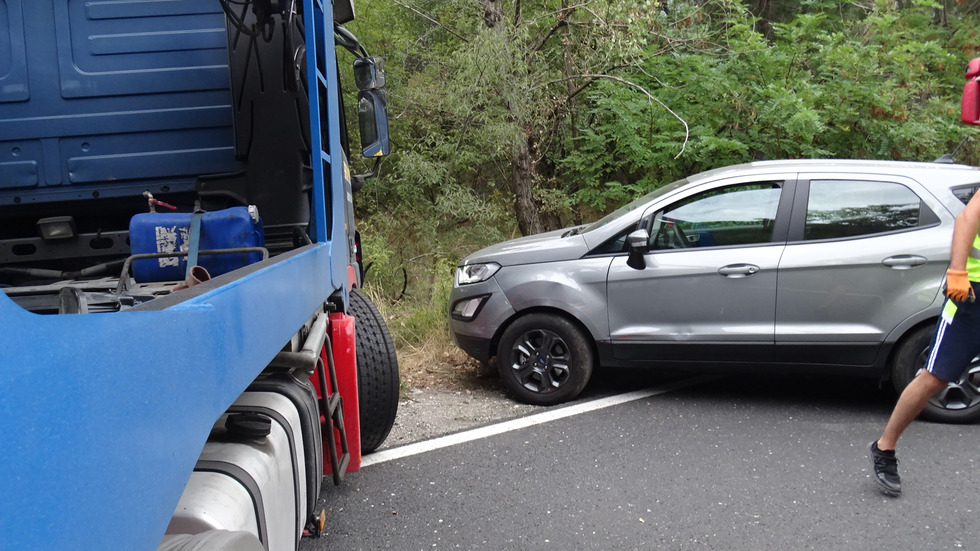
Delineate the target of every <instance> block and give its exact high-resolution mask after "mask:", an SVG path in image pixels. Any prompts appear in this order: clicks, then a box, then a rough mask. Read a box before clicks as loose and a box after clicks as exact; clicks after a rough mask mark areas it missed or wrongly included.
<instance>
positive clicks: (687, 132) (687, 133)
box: [531, 74, 691, 159]
mask: <svg viewBox="0 0 980 551" xmlns="http://www.w3.org/2000/svg"><path fill="white" fill-rule="evenodd" d="M580 78H585V79H589V80H588V82H586V83H585V84H583V85H582V86H580V87H579V88H578V90H576V91H575V93H576V94H577V93H578V92H580V91H582V89H584V88H585V87H586V86H588V85H589V84H592V83H593V82H595V81H596V80H599V79H601V78H604V79H609V80H613V81H616V82H619V83H621V84H625V85H627V86H632V87H633V88H636V89H637V90H639V91H641V92H643V94H644V95H645V96H646V97H647V98H648V99H649V100H650V101H651V102H656V103H657V104H658V105H659V106H660V107H663V108H664V110H666V111H667V112H668V113H670V114H671V115H673V116H674V118H675V119H677V120H679V121H681V124H683V125H684V143H683V144H681V150H680V152H678V153H677V155H675V156H674V158H675V159H676V158H678V157H680V156H681V155H682V154H683V153H684V150H685V149H686V148H687V142H688V139H689V138H690V136H691V129H690V127H689V126H688V125H687V121H685V120H684V119H683V118H681V116H680V115H678V114H677V113H675V112H674V110H673V109H671V108H670V107H667V105H666V104H665V103H664V102H662V101H660V100H659V99H657V98H656V97H654V96H653V94H651V93H650V92H648V91H647V89H646V88H644V87H642V86H640V85H639V84H637V83H635V82H632V81H629V80H626V79H625V78H620V77H617V76H613V75H605V74H581V75H570V76H567V77H564V78H560V79H557V80H552V81H549V82H545V83H543V84H539V85H538V86H535V87H533V88H531V90H532V91H533V90H537V89H539V88H543V87H545V86H548V85H549V84H558V83H559V82H566V81H568V80H574V79H580Z"/></svg>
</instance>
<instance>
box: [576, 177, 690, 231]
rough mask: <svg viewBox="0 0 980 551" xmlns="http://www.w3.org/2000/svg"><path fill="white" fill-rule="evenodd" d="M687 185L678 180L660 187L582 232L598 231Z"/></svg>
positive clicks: (684, 181)
mask: <svg viewBox="0 0 980 551" xmlns="http://www.w3.org/2000/svg"><path fill="white" fill-rule="evenodd" d="M685 184H687V178H683V179H680V180H677V181H676V182H672V183H670V184H667V185H666V186H662V187H659V188H657V189H655V190H653V191H651V192H650V193H647V194H646V195H643V196H641V197H637V198H636V199H633V200H632V201H630V202H629V203H627V204H625V205H623V206H621V207H619V208H618V209H616V210H614V211H612V212H610V213H609V214H607V215H605V216H603V217H602V218H600V219H598V220H596V221H595V222H593V223H591V224H589V225H588V226H586V227H585V228H583V229H582V232H590V231H592V230H597V229H599V228H601V227H603V226H605V225H606V224H608V223H610V222H612V221H613V220H615V219H617V218H619V217H620V216H622V215H624V214H626V213H627V212H629V211H631V210H633V209H635V208H636V207H638V206H640V205H642V204H643V203H646V202H648V201H651V200H653V199H656V198H657V197H660V196H661V195H664V194H666V193H670V192H671V191H674V190H675V189H677V188H679V187H681V186H683V185H685ZM582 232H577V233H582Z"/></svg>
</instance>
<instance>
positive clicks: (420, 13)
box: [392, 0, 470, 44]
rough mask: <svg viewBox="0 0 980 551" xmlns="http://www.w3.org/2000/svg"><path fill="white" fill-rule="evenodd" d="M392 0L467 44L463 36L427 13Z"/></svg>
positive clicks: (397, 0) (467, 41)
mask: <svg viewBox="0 0 980 551" xmlns="http://www.w3.org/2000/svg"><path fill="white" fill-rule="evenodd" d="M392 1H393V2H394V3H396V4H398V5H399V6H401V7H403V8H405V9H407V10H410V11H412V12H414V13H415V14H417V15H419V16H420V17H424V18H425V19H427V20H429V21H431V22H433V23H435V24H436V25H438V26H440V27H442V28H443V29H445V30H446V32H447V33H449V34H451V35H453V36H455V37H456V38H458V39H460V40H462V41H463V42H466V43H467V44H469V42H470V41H469V40H466V39H465V38H463V37H462V36H460V35H459V34H457V33H455V32H453V30H452V29H450V28H449V27H447V26H445V25H443V24H442V23H440V22H439V21H436V20H435V19H433V18H432V16H430V15H427V14H424V13H422V12H420V11H419V10H417V9H415V8H413V7H412V6H409V5H408V4H405V3H403V2H400V1H399V0H392Z"/></svg>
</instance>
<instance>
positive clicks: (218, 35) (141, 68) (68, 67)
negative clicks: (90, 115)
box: [55, 0, 229, 98]
mask: <svg viewBox="0 0 980 551" xmlns="http://www.w3.org/2000/svg"><path fill="white" fill-rule="evenodd" d="M55 4H56V6H55V23H56V29H57V35H56V40H57V44H58V51H59V55H58V63H59V66H60V75H61V87H62V90H61V93H62V95H63V96H64V97H66V98H70V97H90V96H111V95H122V94H146V93H154V92H170V91H189V90H227V89H228V86H229V80H228V68H227V65H228V53H227V51H226V48H225V43H226V39H225V16H224V12H223V11H222V10H221V7H220V6H219V5H218V3H217V2H198V3H197V5H193V4H191V3H187V2H176V3H175V2H145V1H144V2H123V3H122V4H123V5H124V6H126V7H128V8H129V9H122V10H118V11H116V10H111V9H106V6H105V3H104V2H102V3H99V4H97V5H95V6H93V5H92V4H91V3H89V2H88V1H87V0H71V1H70V2H67V3H64V2H56V3H55ZM92 8H96V9H94V11H95V15H97V16H98V17H93V13H92V11H93V10H92ZM182 8H189V9H188V11H181V9H182ZM149 15H153V17H149Z"/></svg>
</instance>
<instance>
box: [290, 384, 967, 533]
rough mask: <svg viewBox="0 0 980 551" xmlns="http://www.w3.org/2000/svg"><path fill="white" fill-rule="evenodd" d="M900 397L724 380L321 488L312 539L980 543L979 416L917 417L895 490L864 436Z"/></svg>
mask: <svg viewBox="0 0 980 551" xmlns="http://www.w3.org/2000/svg"><path fill="white" fill-rule="evenodd" d="M663 384H665V383H664V382H663V381H656V380H649V381H641V380H638V379H636V378H634V377H627V378H624V379H619V380H615V381H612V382H606V383H600V384H598V385H594V387H595V388H592V389H590V390H589V391H587V393H586V396H585V400H586V401H587V400H592V399H596V398H597V397H602V396H606V395H610V394H616V393H619V392H625V391H629V390H633V391H635V390H640V389H642V388H644V387H646V386H648V385H653V387H654V388H657V386H658V385H663ZM893 401H894V397H893V396H892V395H891V393H889V392H886V391H880V390H878V389H877V388H876V386H875V385H874V384H873V383H870V382H866V381H854V380H847V379H783V380H775V381H766V380H763V379H744V378H740V379H736V378H722V379H717V380H713V381H710V382H704V383H700V384H697V385H695V386H692V387H688V388H684V389H681V390H674V391H670V392H666V393H663V394H658V395H655V396H651V397H648V398H643V399H639V400H634V401H630V402H627V403H623V404H619V405H614V406H610V407H607V408H604V409H599V410H596V411H591V412H588V413H584V414H580V415H574V416H570V417H565V418H561V419H557V420H552V421H549V422H545V423H542V424H534V425H531V426H528V427H525V428H520V429H517V430H511V431H508V432H504V433H502V434H497V435H494V436H490V437H486V438H481V439H477V440H473V441H469V442H464V443H460V444H458V445H454V446H449V447H445V448H441V449H436V450H433V451H428V452H425V453H421V454H417V455H410V456H407V457H402V458H399V459H394V460H390V461H385V462H381V463H377V464H373V465H369V466H366V467H365V468H364V469H362V470H361V472H360V473H356V474H353V475H351V476H349V477H348V479H347V481H346V482H345V483H344V485H342V486H341V487H339V488H338V487H334V486H332V485H330V484H328V485H327V486H325V489H324V492H323V494H322V496H321V506H322V507H323V508H325V509H326V511H327V518H328V521H327V533H326V534H325V535H324V537H322V538H321V539H318V540H304V542H303V544H302V546H301V549H303V550H304V551H308V550H357V549H365V550H366V549H397V550H412V549H487V550H502V549H515V550H523V549H556V550H566V549H604V550H613V549H671V550H674V549H677V550H683V549H725V550H741V549H746V550H749V549H751V550H757V549H818V550H824V549H843V550H848V549H887V548H893V549H916V550H931V549H980V515H978V512H980V465H978V462H980V458H978V454H977V452H978V449H980V447H978V442H980V426H978V425H967V426H957V425H940V424H933V423H926V422H917V423H914V424H913V425H912V427H911V428H910V429H909V431H908V432H906V434H905V437H904V438H903V440H902V441H901V442H900V448H899V459H900V465H899V469H900V473H901V474H902V476H903V485H904V487H905V493H904V495H903V496H902V497H900V498H891V497H887V496H884V495H883V494H881V493H880V492H879V491H878V490H877V487H876V486H875V484H874V482H873V481H872V480H871V479H870V477H869V476H870V475H869V472H870V463H869V461H868V459H867V449H866V446H867V444H868V442H870V441H871V440H873V439H874V438H876V437H877V436H878V434H879V433H880V431H881V428H882V426H883V424H884V422H885V421H886V419H887V416H888V413H889V412H890V409H891V406H892V404H893ZM555 410H556V408H550V409H549V411H555Z"/></svg>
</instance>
